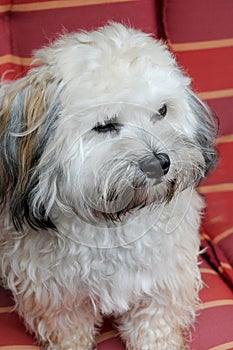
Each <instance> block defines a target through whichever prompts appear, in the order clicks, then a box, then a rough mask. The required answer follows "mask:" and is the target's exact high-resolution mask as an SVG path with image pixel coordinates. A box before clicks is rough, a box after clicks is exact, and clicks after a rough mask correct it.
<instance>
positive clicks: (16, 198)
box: [0, 23, 216, 350]
mask: <svg viewBox="0 0 233 350" xmlns="http://www.w3.org/2000/svg"><path fill="white" fill-rule="evenodd" d="M35 61H36V62H37V64H38V66H37V67H36V68H33V69H31V71H30V72H29V73H28V75H27V76H26V77H24V78H22V79H19V80H18V81H15V82H13V83H3V84H2V86H1V90H0V118H1V119H0V120H1V125H0V200H1V219H0V227H1V233H0V275H2V277H3V279H4V281H5V284H6V286H7V287H8V288H10V290H11V291H12V293H13V295H14V298H15V301H16V307H17V310H18V312H19V314H20V316H21V317H22V318H23V319H24V321H25V324H26V326H27V328H28V329H29V331H31V332H32V333H34V334H35V335H36V337H37V339H38V342H39V343H40V344H41V346H43V347H44V348H45V349H50V350H52V349H53V350H68V349H69V350H91V349H92V347H93V346H94V344H95V336H96V333H97V332H98V328H99V326H100V325H101V321H102V317H103V315H110V314H113V315H114V316H115V318H116V326H117V327H118V329H119V331H120V334H121V337H122V339H123V340H124V341H125V344H126V347H127V349H128V350H178V349H179V350H180V349H182V348H183V346H184V342H183V336H184V334H185V332H187V330H188V329H189V327H190V326H191V325H192V323H193V321H194V317H195V305H196V303H197V302H198V291H199V289H200V286H201V279H200V273H199V270H198V265H197V257H198V250H199V239H198V229H199V224H200V213H201V212H202V209H203V202H202V199H201V198H200V197H199V195H198V194H197V193H196V190H195V189H194V186H195V184H196V183H197V182H198V181H199V180H200V179H201V178H202V177H204V176H205V174H206V172H207V171H208V170H209V168H210V167H211V166H212V165H213V164H214V162H215V158H216V157H215V151H214V150H213V148H212V142H213V139H214V136H215V126H214V122H213V118H212V116H211V113H210V111H209V110H208V108H207V107H206V106H205V105H204V104H203V103H202V102H201V101H200V100H199V99H198V98H197V97H196V96H195V94H194V93H193V92H192V91H191V89H190V80H189V78H187V77H186V76H185V75H184V74H183V73H182V71H181V70H180V69H179V68H178V66H177V64H176V62H175V60H174V58H173V56H172V55H171V53H170V52H169V51H168V49H167V47H166V46H165V45H164V44H163V43H161V42H159V41H156V40H154V39H153V38H152V37H150V36H149V35H147V34H144V33H142V32H140V31H136V30H134V29H130V28H126V27H124V26H123V25H121V24H117V23H111V24H109V25H107V26H105V27H102V28H100V29H98V30H96V31H92V32H79V33H74V34H70V35H64V36H62V37H61V38H60V39H59V40H57V41H56V42H55V43H54V44H52V45H50V46H49V47H46V48H43V49H42V50H39V51H38V52H36V55H35Z"/></svg>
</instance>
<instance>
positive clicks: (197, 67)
mask: <svg viewBox="0 0 233 350" xmlns="http://www.w3.org/2000/svg"><path fill="white" fill-rule="evenodd" d="M232 18H233V1H232V0H224V1H222V0H211V1H203V0H191V1H190V0H189V1H186V0H164V17H163V21H164V26H165V33H166V39H168V41H169V43H170V45H171V48H172V49H173V51H174V52H175V55H176V57H177V60H178V61H179V62H180V64H181V65H182V66H183V67H184V70H185V71H187V72H188V74H189V75H190V76H192V77H193V87H194V89H195V90H196V91H197V92H198V93H199V96H200V97H201V98H202V99H204V100H206V101H207V102H208V104H209V105H210V107H211V108H212V109H213V110H214V111H215V112H216V114H217V115H218V116H219V117H220V120H221V124H220V132H221V133H222V134H228V133H233V123H232V105H233V64H232V62H233V30H232Z"/></svg>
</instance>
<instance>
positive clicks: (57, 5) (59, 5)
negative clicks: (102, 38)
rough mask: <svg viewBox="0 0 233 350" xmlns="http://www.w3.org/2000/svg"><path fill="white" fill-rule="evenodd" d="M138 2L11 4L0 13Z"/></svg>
mask: <svg viewBox="0 0 233 350" xmlns="http://www.w3.org/2000/svg"><path fill="white" fill-rule="evenodd" d="M133 1H138V0H69V1H67V0H59V1H45V2H34V3H29V4H27V3H25V4H12V5H11V4H10V5H0V12H7V11H12V12H28V11H41V10H52V9H58V8H69V7H75V6H89V5H100V4H108V3H120V2H133Z"/></svg>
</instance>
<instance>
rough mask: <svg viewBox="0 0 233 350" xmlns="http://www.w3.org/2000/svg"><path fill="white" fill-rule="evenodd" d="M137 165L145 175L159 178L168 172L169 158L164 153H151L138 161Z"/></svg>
mask: <svg viewBox="0 0 233 350" xmlns="http://www.w3.org/2000/svg"><path fill="white" fill-rule="evenodd" d="M139 167H140V169H141V170H142V171H143V172H144V173H145V174H146V175H147V177H149V178H154V179H155V178H160V177H161V176H163V175H166V174H167V173H168V171H169V168H170V158H169V156H168V155H167V154H166V153H158V154H157V153H152V154H151V155H150V156H147V157H145V158H143V159H141V160H140V161H139Z"/></svg>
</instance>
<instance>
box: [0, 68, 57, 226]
mask: <svg viewBox="0 0 233 350" xmlns="http://www.w3.org/2000/svg"><path fill="white" fill-rule="evenodd" d="M59 85H61V81H58V80H56V79H55V78H54V77H53V76H52V74H50V72H49V68H48V67H46V65H43V64H42V65H41V66H39V67H37V68H34V69H32V70H31V71H30V73H29V74H28V75H27V76H26V77H24V78H21V79H19V80H18V81H15V82H13V83H3V84H2V86H1V89H0V120H1V124H0V205H1V206H2V207H3V206H4V205H6V206H7V207H8V206H9V208H8V210H9V212H10V215H11V217H12V221H13V224H14V226H15V227H16V229H17V230H22V228H23V224H24V223H28V224H29V225H30V226H32V227H34V228H37V227H40V228H48V227H52V228H54V226H53V224H52V222H51V221H50V220H49V218H48V217H46V216H45V210H44V207H43V204H40V208H37V210H38V212H39V213H40V215H39V217H38V215H37V216H35V215H34V211H33V209H32V205H31V197H32V193H33V189H34V187H35V186H36V184H37V183H38V174H37V172H36V168H37V165H38V163H39V161H40V158H41V155H42V154H43V151H44V149H45V147H46V144H47V143H48V140H49V138H51V137H52V134H53V133H54V130H55V128H56V123H57V119H58V116H59V112H60V102H59V91H60V90H61V87H59Z"/></svg>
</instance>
